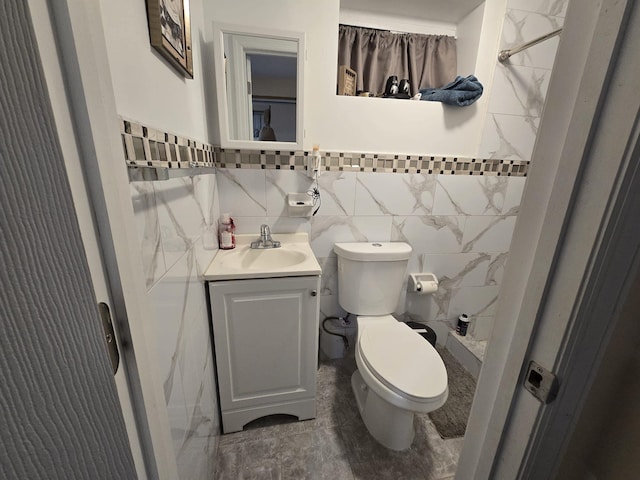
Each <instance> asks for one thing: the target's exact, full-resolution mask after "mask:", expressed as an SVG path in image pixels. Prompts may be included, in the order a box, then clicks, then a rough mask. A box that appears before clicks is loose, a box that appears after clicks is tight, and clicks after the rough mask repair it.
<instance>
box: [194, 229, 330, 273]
mask: <svg viewBox="0 0 640 480" xmlns="http://www.w3.org/2000/svg"><path fill="white" fill-rule="evenodd" d="M256 238H257V235H236V248H234V249H233V250H220V251H218V253H217V254H216V256H215V258H214V259H213V261H212V262H211V264H210V265H209V267H208V268H207V270H206V271H205V274H204V279H205V280H234V279H247V278H270V277H293V276H304V275H319V274H320V273H321V269H320V265H319V264H318V261H317V260H316V257H315V256H314V254H313V252H312V251H311V246H310V245H309V237H308V235H307V234H306V233H293V234H283V235H277V234H274V235H273V239H274V240H278V241H280V242H281V244H282V246H281V247H280V248H267V249H251V248H249V245H250V243H251V242H252V241H254V240H255V239H256Z"/></svg>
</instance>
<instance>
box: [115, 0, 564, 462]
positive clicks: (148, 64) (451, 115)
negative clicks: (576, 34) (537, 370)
mask: <svg viewBox="0 0 640 480" xmlns="http://www.w3.org/2000/svg"><path fill="white" fill-rule="evenodd" d="M497 3H498V4H499V5H497V4H494V3H492V4H486V5H485V4H483V5H481V6H480V7H479V8H478V9H477V10H475V11H474V14H475V17H474V14H472V15H469V17H468V18H467V22H468V23H469V24H470V25H474V23H473V22H475V24H477V23H478V21H477V19H478V18H480V20H482V16H483V15H484V16H485V18H486V19H487V20H485V21H486V22H489V21H492V22H493V24H492V25H493V26H494V27H493V28H484V30H483V32H484V33H483V35H484V37H483V38H482V39H481V42H478V41H477V40H475V43H476V44H478V43H480V44H481V45H483V44H488V45H489V47H485V48H486V50H487V52H486V53H484V54H483V52H480V53H479V54H478V55H477V56H478V60H477V62H478V64H477V66H476V65H475V63H476V62H475V57H474V56H473V55H467V56H466V57H465V56H464V55H463V53H459V57H460V59H459V62H460V63H462V62H466V63H467V64H470V65H469V66H468V67H465V69H464V70H461V71H460V74H461V75H465V76H466V75H469V74H472V73H473V74H475V75H476V76H477V77H478V78H480V79H481V80H482V82H483V84H484V86H485V94H484V96H483V97H482V99H481V100H480V101H479V102H477V104H475V105H473V106H471V107H467V109H468V110H466V111H465V109H463V108H461V109H452V108H448V109H447V108H444V109H443V107H442V106H441V105H440V104H436V103H434V104H431V102H427V103H428V104H425V103H424V102H417V103H415V104H414V102H411V103H409V102H401V101H393V102H391V101H387V103H386V104H383V105H381V101H379V100H377V99H376V100H371V101H369V100H368V99H361V98H350V97H337V96H336V95H335V71H336V58H335V55H327V54H326V51H327V50H329V51H334V50H337V44H336V41H337V38H336V28H337V24H338V23H339V22H344V23H349V22H350V19H351V18H353V17H356V16H360V17H362V16H364V13H362V12H355V13H354V12H353V11H346V12H345V11H344V7H343V10H342V11H341V10H340V5H339V2H337V1H334V2H331V4H330V5H328V4H327V3H326V2H324V3H323V4H322V5H313V4H311V3H310V2H305V3H302V4H300V3H299V2H286V1H283V2H279V3H277V4H276V5H274V4H269V6H268V7H267V6H255V5H252V6H251V8H247V5H245V4H244V3H242V2H234V3H233V4H228V3H225V4H222V3H218V2H204V6H200V5H199V4H198V2H193V3H192V4H191V10H192V36H193V43H194V49H193V55H194V65H195V67H196V69H197V71H200V72H202V73H203V74H204V75H205V78H206V79H207V80H208V81H205V84H204V85H203V86H200V83H199V82H202V81H203V80H201V77H199V76H196V78H195V80H193V81H191V82H189V81H187V82H177V81H174V78H171V77H172V75H171V74H170V73H165V72H163V71H162V67H163V65H162V64H158V62H157V60H156V58H148V59H147V58H145V57H140V55H141V54H140V53H138V52H136V51H135V50H134V51H132V52H131V53H129V54H128V55H129V56H130V58H131V59H133V58H134V57H135V58H142V59H143V61H141V62H139V63H138V64H132V63H133V62H132V60H129V61H127V56H125V57H124V58H123V57H122V53H123V52H124V51H126V47H127V45H130V43H131V39H130V38H128V37H127V36H117V35H115V34H114V35H112V37H113V38H110V36H109V33H110V32H109V28H108V25H115V24H116V19H115V15H116V12H120V11H121V8H125V7H123V6H121V7H120V8H116V7H115V6H113V7H104V8H105V11H104V13H103V14H104V15H105V17H106V19H105V25H106V27H105V29H106V35H107V38H108V39H109V40H108V42H107V48H108V52H109V54H110V57H109V59H110V62H111V68H112V72H113V81H114V89H115V91H116V100H117V108H118V114H119V115H120V116H121V117H122V118H123V119H127V120H131V121H132V123H134V122H138V123H141V124H143V125H145V126H147V127H151V128H155V129H158V130H162V131H166V132H171V133H180V134H182V135H185V136H188V137H189V138H192V139H196V141H198V140H202V139H207V138H212V139H213V141H212V142H211V143H213V144H216V143H217V139H218V137H219V131H218V128H217V116H216V115H215V111H212V108H209V109H205V108H204V107H205V106H210V105H211V104H212V103H214V102H215V100H216V98H215V92H214V91H213V90H214V89H213V87H212V85H213V80H212V79H213V65H212V59H211V58H210V57H211V55H209V56H207V55H206V53H205V52H207V51H209V50H207V49H208V48H210V45H209V44H208V42H207V40H206V39H208V38H211V35H212V33H211V25H210V23H211V22H210V21H209V20H208V19H213V20H215V21H218V22H222V23H230V24H242V25H254V26H257V27H263V28H273V29H277V28H280V27H279V25H281V24H282V23H283V18H286V19H287V21H286V24H288V25H292V30H296V31H303V32H305V34H306V48H307V61H306V65H305V66H306V71H305V89H306V92H307V95H306V96H305V104H304V107H305V116H304V120H305V130H306V137H305V147H306V149H309V147H310V145H308V144H311V143H313V144H319V145H320V149H321V151H322V152H323V153H324V152H333V155H336V156H337V154H338V153H340V152H349V153H360V152H362V153H379V154H400V155H403V154H404V155H412V154H413V155H414V156H415V155H416V154H425V155H429V156H431V155H434V156H447V157H461V158H478V159H492V158H496V159H499V160H505V161H514V162H515V163H516V164H521V165H525V166H526V165H527V164H528V161H529V160H530V156H531V151H532V149H533V143H534V140H535V131H536V130H535V126H536V124H537V122H538V120H539V117H540V115H541V113H542V106H543V105H544V95H545V91H546V86H547V85H548V82H549V76H550V73H551V68H552V66H553V59H554V55H555V48H556V47H557V41H558V39H557V38H556V39H551V40H549V41H548V42H546V43H545V44H542V45H539V46H537V47H536V48H533V49H531V50H530V51H529V52H525V53H523V54H522V55H521V56H519V57H517V58H516V57H514V59H513V60H512V65H509V66H508V67H506V66H503V65H501V64H498V62H496V61H495V59H494V57H495V53H496V45H498V42H499V41H502V42H503V43H502V44H505V45H506V44H510V45H513V44H517V43H518V42H522V41H526V40H527V39H529V38H533V37H536V36H539V35H542V34H544V33H548V32H547V30H548V31H551V30H555V29H556V28H559V27H561V26H562V20H563V16H564V13H565V9H566V3H567V2H552V4H551V5H547V4H545V6H544V7H540V8H541V10H540V11H539V12H536V11H527V10H532V8H531V7H530V6H523V5H522V4H521V3H522V2H520V3H519V2H510V3H509V4H507V5H504V4H506V3H507V2H497ZM512 4H513V5H512ZM356 6H357V4H356ZM126 8H127V9H131V8H132V7H126ZM199 9H203V10H199ZM490 9H494V10H493V11H490ZM138 10H139V9H138ZM110 14H111V15H113V16H114V17H113V18H110V17H109V15H110ZM142 14H143V12H140V11H136V12H135V15H134V12H132V13H131V15H129V16H128V18H129V21H130V22H132V23H133V22H134V18H135V17H136V16H137V17H139V16H140V15H142ZM341 15H342V16H344V15H351V16H350V17H349V16H347V17H346V18H345V20H341ZM369 16H370V17H372V20H370V21H371V22H373V21H375V20H377V21H378V22H381V21H384V18H383V19H382V20H381V17H382V15H380V14H378V15H375V14H373V13H369ZM396 17H400V18H393V17H392V18H391V20H390V21H395V22H396V24H398V23H399V25H398V26H397V27H396V26H395V25H391V26H390V27H394V28H399V27H402V26H405V25H403V24H402V21H403V20H404V22H405V23H407V22H408V20H407V19H406V18H404V19H403V18H402V17H401V16H400V15H397V16H396ZM269 19H272V20H271V21H268V20H269ZM138 21H139V19H138ZM503 24H504V25H503ZM523 25H524V27H522V26H523ZM498 27H500V28H502V32H503V33H502V40H500V38H501V36H500V32H499V31H498V30H497V29H498ZM441 28H443V27H441ZM476 28H478V26H477V25H476ZM523 28H524V30H523ZM468 30H472V29H471V28H469V29H468ZM127 31H129V32H134V31H135V28H133V26H132V27H131V28H129V29H127ZM487 32H488V33H487ZM468 34H469V35H473V34H474V32H469V33H468ZM475 34H476V35H478V33H477V32H475ZM138 35H142V33H139V32H138ZM458 42H459V45H461V43H462V42H467V43H465V44H464V47H466V48H470V47H469V46H468V45H469V43H471V42H473V40H469V39H467V38H466V37H465V36H464V34H463V33H462V32H461V31H460V30H458ZM329 46H331V47H329ZM459 49H460V50H461V51H462V52H463V51H464V49H463V46H460V47H459ZM116 55H117V56H116ZM119 64H121V65H119ZM474 67H475V68H474ZM152 69H157V70H158V71H157V72H156V71H154V70H152ZM494 70H495V71H494ZM147 72H148V73H147ZM145 75H146V76H152V77H153V78H158V77H159V76H160V78H165V77H167V84H166V86H173V84H174V83H177V84H178V85H177V87H179V88H180V90H179V91H178V92H176V93H174V94H173V98H168V99H166V100H165V101H164V102H153V101H152V100H151V99H152V98H153V97H155V96H156V95H157V92H155V91H153V90H149V89H148V86H147V85H145V82H140V83H139V84H138V85H132V83H131V80H130V79H131V78H132V76H133V77H140V76H145ZM169 82H171V83H169ZM492 85H493V86H492ZM163 86H164V85H163ZM165 88H166V87H165ZM172 92H175V90H172ZM309 92H313V93H312V94H309ZM492 92H495V93H492ZM172 102H176V103H175V104H172ZM169 112H170V114H168V113H169ZM425 112H426V113H425ZM335 118H345V121H344V122H336V121H335V120H334V119H335ZM394 127H397V128H394ZM388 130H390V131H393V132H394V133H393V134H392V135H381V134H380V133H379V132H381V131H388ZM425 132H427V133H426V134H425ZM461 138H462V139H464V140H463V141H460V139H461ZM354 156H355V155H354ZM391 158H393V157H391ZM335 160H338V159H337V158H335ZM224 161H226V163H234V164H235V163H237V160H235V158H234V159H233V160H231V161H227V160H226V157H223V162H224ZM327 161H330V159H329V158H327V157H325V162H327ZM234 167H235V165H234ZM245 167H248V168H245ZM525 180H526V177H525V176H524V174H515V175H512V176H511V175H510V176H506V175H505V176H497V175H487V176H464V177H463V176H455V175H429V174H424V173H422V174H412V173H408V174H403V173H380V172H376V173H370V172H362V173H360V172H357V171H356V170H355V169H354V170H353V171H348V168H344V169H343V171H337V169H332V171H328V172H321V175H320V176H319V187H320V192H321V199H322V204H321V207H320V209H319V211H318V213H317V214H316V216H314V217H313V218H312V219H307V218H302V219H298V218H290V217H288V215H287V213H286V210H284V203H285V194H286V193H287V192H296V191H300V192H304V191H307V190H308V189H309V187H310V185H311V180H310V179H308V177H307V176H306V175H305V172H304V171H298V170H296V171H284V170H274V169H255V168H251V165H250V164H249V165H243V168H218V169H217V170H216V172H215V173H212V174H208V175H199V176H194V177H185V178H181V179H174V180H170V181H165V182H138V181H136V182H132V183H131V192H132V199H133V202H134V208H135V211H136V221H137V226H138V229H139V238H140V240H141V242H142V258H143V260H144V266H145V272H146V277H147V286H148V289H149V297H150V299H151V303H152V306H153V308H154V311H155V312H156V313H157V315H158V318H157V321H158V323H159V325H161V328H159V330H158V331H159V332H162V337H161V338H158V339H157V341H158V344H159V345H160V346H161V347H160V353H159V362H160V365H161V367H160V369H161V371H163V372H165V373H164V378H170V379H171V380H172V382H173V383H172V384H170V385H168V384H165V389H166V390H165V392H166V394H167V404H168V409H169V418H170V422H171V424H172V431H178V432H180V431H182V432H184V431H187V430H188V429H187V428H186V425H193V424H194V423H195V424H197V425H199V426H200V427H199V430H198V433H194V432H192V433H191V436H189V435H187V436H185V438H186V439H187V440H188V444H189V445H190V448H201V449H209V450H208V451H214V450H215V442H216V440H215V438H211V437H208V436H207V434H206V433H209V432H215V431H216V430H217V428H218V424H217V423H218V419H217V418H216V408H217V407H215V406H214V400H215V394H214V393H213V392H214V386H213V385H212V384H210V382H211V380H212V378H213V375H212V364H211V360H210V359H209V360H207V356H208V355H210V350H209V349H210V347H209V346H208V343H207V342H205V341H204V339H205V338H206V335H205V333H206V331H207V329H208V325H207V317H206V311H205V310H204V301H203V298H202V293H201V289H200V282H199V278H198V274H199V273H200V272H202V270H203V269H204V268H205V266H206V264H207V261H208V258H209V256H208V255H210V253H209V252H207V251H206V250H201V249H198V248H190V245H191V244H192V243H196V244H197V243H198V236H200V235H201V233H202V231H203V230H202V226H203V225H216V224H217V221H218V218H219V215H220V212H231V214H232V216H233V218H234V220H235V223H236V229H237V233H256V232H258V230H259V226H260V224H262V223H267V224H268V225H270V226H271V229H272V232H274V233H287V232H293V231H301V232H307V233H309V234H310V237H311V244H312V248H313V250H314V253H315V255H316V257H317V258H318V260H319V262H320V264H321V266H322V288H321V300H320V304H321V306H320V310H321V313H320V318H321V320H322V319H323V318H325V317H327V316H334V315H344V311H343V310H341V309H340V308H339V306H338V301H337V285H336V282H337V279H336V268H337V262H336V257H335V255H334V254H332V246H333V244H334V243H335V242H338V241H362V240H371V241H374V240H375V241H406V242H408V243H409V244H411V246H412V247H413V250H414V253H413V255H412V257H411V259H410V264H409V271H411V272H414V271H415V272H423V271H433V272H434V273H436V275H437V276H438V277H439V278H440V285H441V288H440V290H439V291H438V293H437V294H435V295H432V296H418V295H416V294H413V293H406V288H405V289H403V292H405V294H403V296H402V298H401V301H400V303H399V307H398V311H397V312H396V313H397V314H398V315H401V316H406V319H410V320H416V321H422V322H427V323H428V324H429V325H430V326H431V327H432V328H433V329H434V330H435V331H436V333H437V335H438V339H439V340H438V341H439V343H441V344H444V342H446V339H447V336H448V331H449V330H450V329H451V321H452V319H455V318H457V316H458V315H460V314H462V313H467V314H470V315H471V316H472V318H473V321H472V323H471V325H470V330H469V336H468V337H467V338H468V339H470V340H471V339H472V340H471V341H470V342H467V347H464V346H463V345H461V344H458V345H457V346H458V349H459V350H460V352H461V353H460V354H461V355H463V360H464V361H466V362H467V366H468V368H470V369H472V370H473V369H475V372H474V373H475V376H476V377H477V373H478V370H479V366H480V361H481V360H480V359H479V358H478V357H481V353H479V352H478V349H480V350H482V348H484V346H485V345H486V340H487V339H488V338H489V335H490V333H491V329H492V325H493V314H494V311H495V302H496V298H497V294H498V291H499V288H500V281H501V274H502V270H503V268H504V264H505V261H506V259H507V256H508V251H509V244H510V240H511V234H512V231H513V228H514V224H515V219H516V215H517V211H518V209H517V207H518V205H519V201H520V197H521V195H522V192H523V188H524V184H525ZM177 219H180V221H179V222H178V221H177ZM185 237H186V238H185ZM177 282H181V283H177ZM176 283H177V285H176ZM178 285H179V286H180V289H181V290H182V289H184V288H187V295H186V296H185V299H186V300H185V302H186V303H185V305H186V306H185V307H184V308H182V309H180V308H179V306H177V305H171V302H172V301H173V300H174V299H173V297H172V296H171V295H167V293H166V292H167V291H171V290H175V289H176V287H177V286H178ZM181 295H182V293H181ZM180 310H182V312H185V313H182V317H181V322H176V318H180ZM182 322H184V326H183V325H182ZM469 345H470V346H471V348H472V349H473V348H474V347H475V349H476V354H475V355H474V354H473V353H471V352H470V350H469ZM191 365H197V366H198V368H197V370H196V371H197V372H198V375H200V376H201V377H200V378H198V377H196V378H188V377H192V376H193V373H192V372H193V371H194V370H193V369H191V368H190V366H191ZM186 372H190V373H188V374H187V373H186ZM203 382H204V385H205V388H204V389H203V390H202V392H203V393H202V395H204V397H202V398H198V399H197V400H198V402H199V406H200V408H199V410H198V412H201V415H202V417H201V418H199V419H194V418H192V417H191V415H190V413H191V408H192V406H193V403H194V398H193V396H194V394H195V393H196V392H198V391H199V390H198V388H197V387H199V386H200V385H202V384H203ZM200 430H204V432H205V433H201V432H200ZM180 441H183V442H184V439H182V440H180ZM196 445H198V447H196ZM176 448H177V449H178V450H179V451H181V452H185V453H184V454H183V455H184V456H185V457H186V458H190V457H189V456H188V454H187V453H186V452H187V451H186V449H184V448H181V445H180V444H178V445H176ZM178 461H179V467H180V465H181V461H182V459H181V457H180V456H179V457H178ZM192 466H193V464H192Z"/></svg>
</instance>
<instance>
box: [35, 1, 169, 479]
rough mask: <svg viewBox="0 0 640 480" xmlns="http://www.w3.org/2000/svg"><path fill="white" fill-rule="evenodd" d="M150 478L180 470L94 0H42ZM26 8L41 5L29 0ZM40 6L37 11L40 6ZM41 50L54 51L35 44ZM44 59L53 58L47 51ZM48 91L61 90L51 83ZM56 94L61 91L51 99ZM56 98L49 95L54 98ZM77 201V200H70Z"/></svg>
mask: <svg viewBox="0 0 640 480" xmlns="http://www.w3.org/2000/svg"><path fill="white" fill-rule="evenodd" d="M47 4H48V15H49V16H50V22H51V27H52V31H53V34H54V35H55V40H56V44H57V45H56V46H57V56H58V59H57V61H58V62H59V63H60V68H61V70H62V76H63V77H64V82H65V86H66V96H67V99H65V101H66V102H68V107H67V108H68V109H69V110H70V112H71V117H72V120H73V126H74V133H75V141H76V142H77V150H78V152H79V153H80V160H81V162H82V164H83V173H84V182H85V184H86V189H87V192H88V194H89V196H90V199H91V210H92V211H91V214H92V216H93V218H94V220H95V225H96V228H97V234H98V239H99V243H100V245H99V247H100V254H101V257H102V260H103V266H104V269H105V270H106V274H107V278H108V284H109V285H108V287H109V290H110V293H111V305H110V306H111V313H112V318H113V321H114V323H116V324H117V327H118V332H119V335H120V337H121V340H122V343H123V344H124V345H125V348H123V349H122V350H121V351H120V355H121V357H124V362H123V363H124V365H126V366H127V377H128V386H129V388H130V392H131V395H132V403H133V408H134V411H135V421H136V423H137V430H138V434H139V437H140V444H141V449H142V455H143V457H144V460H145V467H146V474H147V475H148V477H149V478H158V479H167V480H173V479H175V478H178V471H177V464H176V458H175V452H174V451H173V445H172V442H171V431H170V425H169V418H168V414H167V408H166V403H165V399H164V392H163V389H162V382H161V378H160V373H159V371H158V370H157V367H156V362H155V361H154V360H155V348H156V347H155V345H154V338H155V334H154V331H153V329H154V322H153V316H152V313H151V308H150V305H149V302H148V301H147V291H146V282H145V279H144V276H143V269H142V266H141V264H140V258H139V255H137V252H138V244H139V242H138V239H137V235H136V229H135V228H134V225H135V221H134V214H133V206H132V204H131V195H130V192H129V179H128V173H127V169H126V166H125V163H124V161H123V153H122V152H123V151H122V141H121V138H120V131H119V127H118V121H117V119H118V115H117V111H116V106H115V105H116V102H115V94H114V91H113V85H112V83H111V72H110V69H109V64H108V57H107V51H106V44H105V36H104V31H103V27H102V18H101V15H100V4H99V1H98V0H67V1H65V2H59V1H50V0H49V1H48V2H47ZM30 8H46V7H45V6H44V5H43V2H40V1H38V0H30ZM40 13H41V12H40ZM40 53H41V55H52V52H51V50H49V49H46V50H45V49H41V52H40ZM49 61H51V59H50V58H49ZM49 94H50V95H51V96H52V97H56V96H60V92H56V91H55V90H54V89H52V86H49ZM55 100H56V101H58V102H59V101H60V99H59V98H57V99H55ZM52 103H54V104H55V101H52ZM76 208H78V207H76Z"/></svg>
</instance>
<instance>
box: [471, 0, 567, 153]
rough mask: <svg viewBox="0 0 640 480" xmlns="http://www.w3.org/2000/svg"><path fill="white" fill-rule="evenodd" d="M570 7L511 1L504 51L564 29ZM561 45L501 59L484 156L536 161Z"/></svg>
mask: <svg viewBox="0 0 640 480" xmlns="http://www.w3.org/2000/svg"><path fill="white" fill-rule="evenodd" d="M568 3H569V1H568V0H534V1H528V0H509V2H508V4H507V11H506V14H505V19H504V25H503V30H502V37H501V41H500V50H504V49H508V48H512V47H515V46H517V45H521V44H523V43H526V42H528V41H530V40H533V39H535V38H537V37H539V36H542V35H545V34H547V33H550V32H552V31H554V30H556V29H558V28H560V27H562V25H563V23H564V17H565V14H566V9H567V4H568ZM558 42H559V37H554V38H551V39H549V40H546V41H544V42H542V43H540V44H538V45H536V46H534V47H531V48H529V49H527V50H524V51H522V52H520V53H517V54H515V55H513V56H512V57H511V58H510V59H509V60H507V61H506V62H504V63H500V62H498V61H497V58H496V71H495V75H494V80H493V88H492V90H491V97H490V100H489V111H488V114H487V118H486V120H485V127H484V131H483V134H482V139H481V142H480V149H479V153H478V154H479V156H480V157H482V158H489V159H491V158H500V159H503V160H526V161H528V160H531V154H532V152H533V146H534V143H535V139H536V135H537V132H538V125H539V123H540V117H541V115H542V110H543V107H544V102H545V98H546V94H547V88H548V86H549V79H550V77H551V70H552V68H553V63H554V60H555V55H556V50H557V48H558ZM496 57H497V56H496Z"/></svg>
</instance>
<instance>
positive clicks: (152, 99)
mask: <svg viewBox="0 0 640 480" xmlns="http://www.w3.org/2000/svg"><path fill="white" fill-rule="evenodd" d="M190 4H191V39H192V52H193V72H194V79H193V80H191V79H188V78H186V77H183V76H182V75H181V74H180V73H178V71H177V70H175V69H174V68H173V67H172V66H171V65H170V64H169V63H168V62H167V61H166V60H165V59H164V58H163V57H161V56H160V55H159V54H158V53H156V50H155V49H154V48H153V47H152V46H151V44H150V42H149V29H148V26H147V12H146V8H145V2H144V1H135V2H132V1H129V0H108V1H107V0H104V1H101V2H100V7H101V10H102V17H103V23H104V25H103V28H104V32H105V37H106V43H107V53H108V57H109V65H110V68H111V78H112V82H113V89H114V91H115V97H116V108H117V111H118V114H119V115H121V116H123V117H126V118H130V119H132V120H136V121H138V122H140V123H143V124H145V125H149V126H152V127H158V128H161V129H163V130H165V131H168V132H172V133H176V134H179V135H184V136H189V137H192V138H195V139H197V140H200V141H203V142H206V141H208V140H209V137H208V131H207V115H206V110H205V104H206V92H205V90H204V88H203V81H204V78H203V70H204V68H203V64H202V60H203V59H202V55H201V52H202V49H201V43H202V42H203V41H204V20H203V18H204V17H203V11H202V1H201V0H194V1H191V2H190ZM213 93H214V92H212V94H213Z"/></svg>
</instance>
